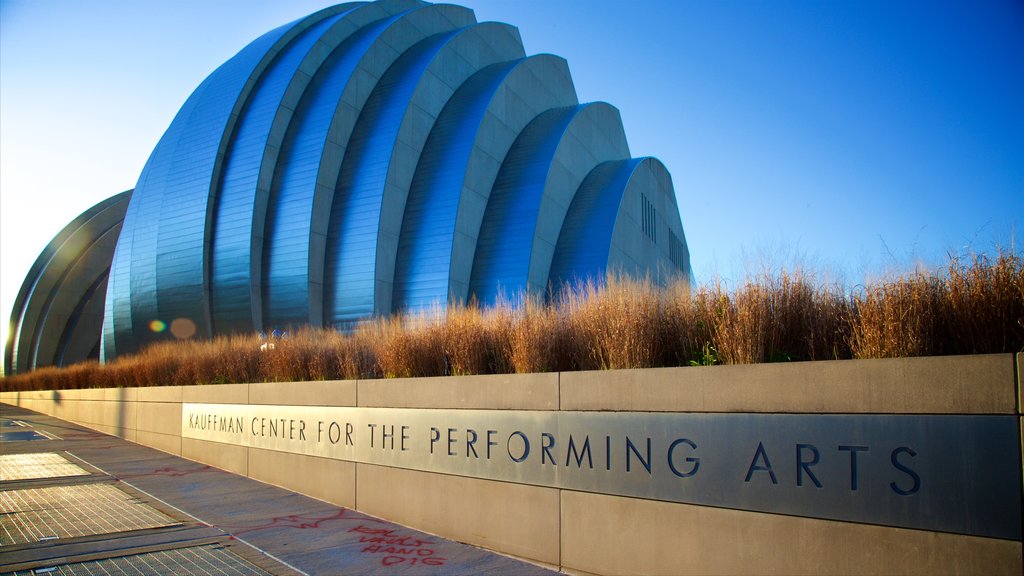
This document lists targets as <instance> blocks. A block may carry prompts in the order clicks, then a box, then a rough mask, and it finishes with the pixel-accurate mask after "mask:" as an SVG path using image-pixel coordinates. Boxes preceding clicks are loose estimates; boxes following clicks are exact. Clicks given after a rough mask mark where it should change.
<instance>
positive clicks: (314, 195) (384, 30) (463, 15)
mask: <svg viewBox="0 0 1024 576" xmlns="http://www.w3.org/2000/svg"><path fill="white" fill-rule="evenodd" d="M473 22H475V19H474V18H473V14H472V12H471V11H469V10H466V9H464V8H460V7H455V6H443V5H426V6H423V7H420V8H414V9H411V10H408V11H406V12H402V13H400V14H396V15H394V16H391V17H388V18H385V19H383V20H380V21H377V22H374V23H372V24H369V25H367V26H365V27H364V28H362V29H361V30H360V31H359V32H358V33H356V34H353V35H352V37H351V38H350V39H349V40H348V41H346V42H345V43H344V44H342V45H341V46H340V47H339V48H338V49H336V50H335V52H334V53H333V54H332V55H331V57H330V58H329V59H328V60H327V61H326V62H325V63H324V64H323V66H322V67H321V68H320V69H319V70H318V72H317V75H316V77H315V78H314V80H313V82H312V83H311V85H310V88H309V89H308V90H307V92H306V93H305V94H304V95H303V98H302V100H301V101H300V103H299V108H298V109H297V111H296V115H295V118H294V119H293V121H292V123H291V124H290V125H289V127H288V133H287V135H286V136H285V140H284V144H283V146H282V151H281V155H280V156H279V160H278V165H277V168H276V172H275V175H274V183H273V185H272V188H271V194H270V203H269V206H268V211H267V223H266V233H265V238H264V246H263V309H264V321H263V324H264V326H265V327H266V328H268V329H272V328H278V327H287V326H290V325H301V324H307V323H309V324H313V325H317V326H319V325H322V323H323V308H322V304H323V285H324V280H323V278H324V271H323V267H324V256H323V255H324V250H325V243H326V237H327V227H328V216H329V214H330V210H331V205H332V203H333V200H334V197H335V185H336V184H337V181H338V174H339V172H340V171H341V169H342V159H343V158H345V157H346V151H347V149H348V147H349V146H350V144H351V142H350V141H351V139H352V136H351V135H352V131H353V130H354V128H355V126H356V122H357V119H358V118H360V117H361V115H362V113H363V109H364V107H365V106H366V103H367V100H368V98H369V97H370V94H371V91H372V90H373V89H374V88H375V86H376V85H377V84H378V82H379V81H380V79H381V77H382V76H383V75H384V74H385V72H386V71H387V70H388V69H389V68H390V67H391V66H392V64H394V63H395V61H396V60H397V59H398V58H399V57H400V56H401V55H402V54H404V53H405V52H406V51H408V50H409V49H410V48H411V47H412V46H413V45H415V44H416V42H417V41H422V40H423V39H424V38H427V37H430V36H432V35H435V34H442V33H445V32H450V31H453V30H457V29H459V28H461V27H464V26H467V25H469V24H472V23H473Z"/></svg>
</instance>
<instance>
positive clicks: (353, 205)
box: [327, 22, 524, 325]
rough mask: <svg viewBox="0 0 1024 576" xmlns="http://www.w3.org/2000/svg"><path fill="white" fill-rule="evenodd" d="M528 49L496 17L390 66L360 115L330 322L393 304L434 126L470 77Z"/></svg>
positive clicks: (332, 277) (340, 222) (346, 176)
mask: <svg viewBox="0 0 1024 576" xmlns="http://www.w3.org/2000/svg"><path fill="white" fill-rule="evenodd" d="M523 56H524V53H523V47H522V42H521V41H520V39H519V32H518V30H516V29H515V28H513V27H511V26H508V25H506V24H498V23H494V22H488V23H483V24H477V25H474V26H468V27H465V28H462V29H459V30H456V31H452V32H450V33H447V34H439V35H436V36H433V37H431V38H428V39H426V40H423V41H422V42H420V43H419V44H417V45H416V46H414V47H412V48H410V49H409V50H407V51H406V53H405V54H403V55H402V57H401V58H400V59H399V60H398V61H397V62H396V63H395V64H394V65H393V66H392V67H391V69H389V70H388V73H387V74H386V75H385V76H384V78H382V79H381V81H380V83H379V84H378V86H377V88H376V89H375V90H374V93H373V95H371V97H370V99H369V100H368V101H367V104H366V107H365V108H364V109H363V113H362V114H361V116H360V118H359V123H358V124H357V126H356V129H355V131H354V132H353V133H352V138H351V140H350V145H349V148H348V151H347V153H346V157H345V161H344V163H343V165H342V171H341V176H340V177H339V180H338V186H337V188H336V190H335V201H334V206H333V208H332V213H331V216H332V221H331V229H330V234H329V236H328V238H329V242H328V249H327V269H328V271H329V273H328V277H327V280H328V283H327V285H328V287H329V296H330V300H329V301H328V302H327V310H328V311H329V316H328V322H329V323H330V324H332V325H345V324H346V323H349V322H352V321H358V320H362V319H364V318H366V317H369V316H372V315H374V314H382V313H383V314H388V313H390V312H391V304H392V303H391V297H392V292H393V286H394V282H393V278H394V273H395V259H396V255H397V251H398V243H399V236H400V234H401V227H402V220H403V216H404V213H405V204H406V199H407V197H408V191H409V187H410V186H411V184H412V180H413V176H414V174H415V170H416V166H417V164H418V162H419V160H420V156H421V153H422V151H423V146H424V145H425V143H426V140H427V137H428V135H429V133H430V129H431V127H433V125H434V123H435V122H436V121H437V117H438V116H439V115H440V114H441V111H442V110H443V108H444V105H445V104H446V103H447V102H448V100H449V99H450V98H451V96H452V94H453V93H454V92H455V88H456V87H458V86H461V85H462V84H463V83H464V82H465V81H466V80H467V79H468V78H469V77H471V76H472V75H473V74H475V73H476V72H477V71H479V70H481V69H483V68H485V67H487V66H489V65H491V64H495V63H499V62H507V61H509V60H515V59H518V58H522V57H523Z"/></svg>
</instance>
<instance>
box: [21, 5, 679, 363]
mask: <svg viewBox="0 0 1024 576" xmlns="http://www.w3.org/2000/svg"><path fill="white" fill-rule="evenodd" d="M610 270H614V271H619V272H623V273H627V274H632V275H647V276H650V277H651V278H653V279H655V280H656V281H658V282H665V281H668V280H669V279H672V278H678V279H682V280H684V281H688V280H689V277H690V261H689V252H688V249H687V246H686V240H685V237H684V235H683V229H682V223H681V221H680V217H679V209H678V206H677V204H676V197H675V192H674V190H673V187H672V181H671V177H670V175H669V173H668V171H667V170H666V169H665V167H664V166H663V165H662V164H661V162H659V161H658V160H657V159H654V158H631V157H630V152H629V147H628V146H627V144H626V137H625V133H624V130H623V126H622V122H621V120H620V118H619V113H618V111H617V110H616V109H615V108H614V107H613V106H611V105H609V104H606V103H603V102H595V103H585V104H581V103H579V102H578V100H577V97H576V92H575V88H574V86H573V82H572V78H571V76H570V74H569V67H568V65H567V64H566V62H565V60H563V59H561V58H559V57H557V56H552V55H549V54H541V55H535V56H527V55H526V54H525V51H524V49H523V46H522V42H521V40H520V37H519V31H518V29H516V28H515V27H513V26H510V25H507V24H502V23H496V22H483V23H477V22H476V19H475V17H474V14H473V12H472V11H471V10H469V9H466V8H462V7H459V6H453V5H447V4H436V5H434V4H427V3H423V2H418V1H415V0H382V1H379V2H372V3H350V4H341V5H338V6H334V7H331V8H327V9H325V10H321V11H319V12H317V13H315V14H312V15H310V16H307V17H305V18H302V19H300V20H296V21H294V22H291V23H288V24H285V25H284V26H281V27H280V28H276V29H274V30H272V31H270V32H268V33H266V34H264V35H263V36H261V37H259V38H257V39H256V40H254V41H253V42H252V43H251V44H249V45H248V46H246V47H245V48H243V49H242V50H241V51H240V52H239V53H238V54H237V55H236V56H234V57H233V58H231V59H230V60H228V61H227V62H225V63H224V64H223V65H221V66H220V67H219V68H217V69H216V70H215V71H214V72H213V73H212V74H210V76H209V77H207V78H206V80H204V81H203V82H202V84H200V85H199V87H198V88H196V90H195V91H194V92H193V93H192V95H191V96H190V97H189V98H188V100H187V101H186V102H185V104H184V105H183V106H182V108H181V110H180V111H179V112H178V114H177V116H176V117H175V118H174V120H173V122H172V123H171V125H170V127H169V128H168V129H167V131H166V133H165V134H164V135H163V137H162V138H161V139H160V141H159V143H158V144H157V146H156V148H155V149H154V150H153V153H152V154H151V155H150V157H149V160H148V162H147V163H146V165H145V167H144V168H143V170H142V174H141V176H140V177H139V180H138V183H137V184H136V187H135V189H134V190H133V191H130V192H125V193H122V194H119V195H117V196H115V197H113V198H111V199H109V200H107V201H105V202H103V203H101V204H99V205H97V206H96V207H94V208H92V209H90V210H89V211H87V212H86V213H84V214H83V215H82V216H81V217H79V218H78V219H76V220H75V221H74V222H73V223H71V224H70V225H69V226H68V227H67V228H66V229H65V230H64V231H62V232H61V233H60V234H59V235H58V236H57V237H56V238H55V239H54V240H53V242H52V243H51V244H50V245H49V246H48V247H47V248H46V250H44V252H43V254H42V255H40V257H39V260H38V261H37V262H36V265H35V266H34V267H33V269H32V270H31V272H30V274H29V276H28V277H27V278H26V279H25V283H24V286H23V288H22V291H21V293H20V294H19V297H18V300H17V302H16V305H15V308H14V311H13V313H12V316H11V322H12V330H11V334H12V336H11V339H10V341H9V342H8V343H7V348H6V351H5V359H4V360H5V363H6V368H7V371H8V373H9V374H10V373H16V372H24V371H26V370H31V369H33V368H36V367H41V366H46V365H64V364H70V363H73V362H77V361H81V360H83V359H86V358H89V357H96V356H99V357H100V358H103V359H112V358H114V357H115V356H118V355H121V354H126V353H131V352H135V351H137V350H139V349H140V348H141V347H142V346H144V345H146V344H148V343H150V342H153V341H156V340H159V339H164V338H170V337H173V335H172V334H171V331H170V330H166V329H164V328H165V327H168V326H174V327H177V328H178V329H177V330H175V331H174V332H176V333H178V334H179V336H180V335H182V334H185V335H194V336H196V337H201V338H205V337H210V336H212V335H216V334H222V333H232V332H247V331H248V332H251V331H261V330H266V331H270V330H274V329H286V328H287V327H293V326H298V325H307V324H309V325H314V326H327V327H337V328H340V329H344V328H346V327H349V326H352V325H353V324H354V323H358V322H359V321H361V320H364V319H366V318H369V317H373V316H378V315H386V314H391V313H394V312H402V311H409V310H418V309H420V308H422V307H425V306H435V305H440V306H442V307H443V306H445V305H447V304H451V303H455V302H466V301H468V300H469V299H470V298H475V299H476V300H477V301H479V302H480V303H482V304H484V305H487V304H492V303H494V302H495V300H496V298H498V297H499V295H501V294H504V295H507V296H515V295H517V294H520V293H530V292H533V293H540V294H544V293H547V292H548V290H549V288H550V287H557V286H558V285H559V284H561V283H562V282H566V281H571V280H573V279H582V278H587V277H603V276H604V275H605V273H606V272H607V271H610ZM104 296H105V297H104Z"/></svg>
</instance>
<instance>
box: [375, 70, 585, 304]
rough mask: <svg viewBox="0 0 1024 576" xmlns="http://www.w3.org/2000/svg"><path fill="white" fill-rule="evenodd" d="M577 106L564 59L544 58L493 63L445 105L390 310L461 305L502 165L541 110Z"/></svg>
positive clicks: (415, 199)
mask: <svg viewBox="0 0 1024 576" xmlns="http://www.w3.org/2000/svg"><path fill="white" fill-rule="evenodd" d="M576 103H577V100H576V90H575V88H574V87H573V84H572V78H571V76H570V74H569V68H568V65H567V64H566V62H565V60H563V59H562V58H559V57H557V56H552V55H550V54H540V55H537V56H530V57H528V58H523V59H520V60H517V61H514V62H505V63H500V64H493V65H491V66H489V67H487V68H484V69H483V70H481V71H480V72H478V73H476V74H475V75H473V77H472V78H470V79H468V80H467V81H466V82H465V83H463V85H462V86H461V87H460V88H459V90H458V91H456V93H455V94H454V95H453V96H452V98H451V99H450V100H449V101H448V103H447V104H446V106H445V109H444V111H443V112H442V113H441V115H440V116H439V117H438V119H437V122H435V123H434V127H433V129H432V131H431V133H430V137H429V138H428V140H427V143H426V145H425V146H424V148H423V153H422V154H421V155H420V160H419V164H418V165H417V168H416V175H415V177H414V178H413V182H412V186H411V189H410V191H409V199H408V201H407V202H406V206H405V216H404V219H403V222H402V233H401V238H400V241H399V247H398V254H397V262H396V267H395V282H394V285H395V287H394V304H393V308H394V309H395V310H396V311H397V310H410V309H411V310H415V309H424V308H428V307H431V306H434V305H441V306H444V305H446V304H447V303H448V301H449V298H451V299H453V300H454V301H456V302H460V301H462V302H464V301H465V300H466V298H467V297H468V294H469V278H470V274H471V271H472V262H473V256H474V253H475V251H476V245H477V237H478V235H479V232H480V223H481V221H482V220H483V215H484V210H485V208H486V206H487V201H488V198H489V197H490V194H491V188H492V187H493V185H494V181H495V179H496V178H497V175H498V171H499V169H500V168H501V161H502V159H503V158H505V156H506V155H507V154H508V151H509V148H511V146H512V143H513V142H514V141H515V139H516V136H517V135H518V134H519V133H520V132H522V130H523V128H525V127H526V125H527V124H528V123H529V122H530V121H531V120H533V119H534V118H535V117H536V116H537V115H538V114H540V113H541V112H543V111H545V110H548V109H551V108H558V107H564V106H572V105H575V104H576Z"/></svg>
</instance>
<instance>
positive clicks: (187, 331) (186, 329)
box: [171, 318, 196, 340]
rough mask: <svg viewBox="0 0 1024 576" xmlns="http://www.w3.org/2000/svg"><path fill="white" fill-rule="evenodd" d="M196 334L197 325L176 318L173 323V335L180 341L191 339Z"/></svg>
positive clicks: (186, 319) (184, 319)
mask: <svg viewBox="0 0 1024 576" xmlns="http://www.w3.org/2000/svg"><path fill="white" fill-rule="evenodd" d="M195 333H196V323H195V322H193V321H191V320H189V319H188V318H175V320H174V322H171V334H174V337H175V338H178V339H179V340H185V339H188V338H191V337H192V336H194V335H195Z"/></svg>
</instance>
